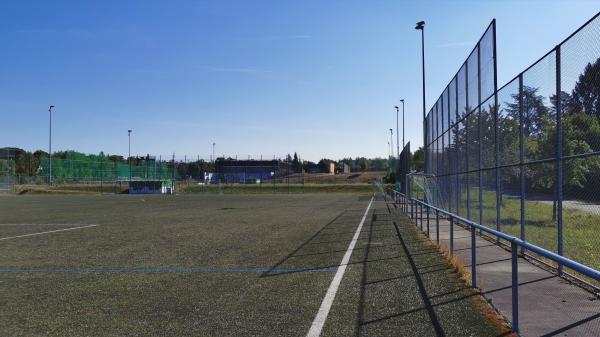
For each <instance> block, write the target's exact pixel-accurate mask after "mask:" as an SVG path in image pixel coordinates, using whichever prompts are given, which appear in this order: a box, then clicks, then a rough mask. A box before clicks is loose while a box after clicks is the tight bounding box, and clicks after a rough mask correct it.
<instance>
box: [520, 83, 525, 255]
mask: <svg viewBox="0 0 600 337" xmlns="http://www.w3.org/2000/svg"><path fill="white" fill-rule="evenodd" d="M523 122H524V119H523V74H521V75H519V163H520V165H519V181H520V187H519V188H520V192H521V198H520V199H521V218H520V220H521V240H523V241H525V127H524V125H523ZM524 252H525V249H524V248H523V247H521V254H523V253H524Z"/></svg>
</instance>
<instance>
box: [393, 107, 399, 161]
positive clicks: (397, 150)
mask: <svg viewBox="0 0 600 337" xmlns="http://www.w3.org/2000/svg"><path fill="white" fill-rule="evenodd" d="M394 108H396V157H398V160H400V138H399V137H400V132H398V110H399V108H398V106H397V105H396V106H395V107H394Z"/></svg>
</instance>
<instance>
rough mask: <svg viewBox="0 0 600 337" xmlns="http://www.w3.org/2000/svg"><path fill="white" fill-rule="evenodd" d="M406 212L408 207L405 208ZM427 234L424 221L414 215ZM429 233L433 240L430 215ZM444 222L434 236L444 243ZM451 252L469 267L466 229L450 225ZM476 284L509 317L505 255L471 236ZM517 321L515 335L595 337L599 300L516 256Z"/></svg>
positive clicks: (508, 272) (446, 243) (447, 234)
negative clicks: (452, 249) (452, 236)
mask: <svg viewBox="0 0 600 337" xmlns="http://www.w3.org/2000/svg"><path fill="white" fill-rule="evenodd" d="M409 213H410V210H409ZM416 223H417V227H418V228H422V229H423V231H424V232H425V233H427V221H426V216H425V217H424V220H423V223H422V224H421V221H419V219H416ZM429 237H430V239H431V240H433V241H436V240H437V232H436V221H435V214H433V213H432V214H431V216H430V221H429ZM449 238H450V224H449V222H448V221H446V220H440V227H439V239H440V244H441V245H442V246H443V247H449ZM454 238H455V240H454V254H455V256H456V257H458V259H459V260H460V261H461V262H462V263H463V264H464V265H465V267H466V268H467V269H468V270H470V269H471V233H470V232H469V231H467V230H466V229H464V228H462V227H459V226H454ZM475 245H476V252H477V255H476V259H477V260H476V268H477V285H478V286H479V287H480V288H481V289H482V291H483V293H484V296H485V297H486V298H487V299H489V300H490V301H491V302H492V304H493V305H494V306H495V307H496V308H497V309H498V310H499V311H500V312H501V313H502V314H503V315H504V316H505V317H507V318H511V317H512V301H511V284H512V283H511V259H510V258H511V255H510V252H508V251H507V250H505V249H503V248H502V247H500V246H497V245H495V244H494V243H492V242H490V241H488V240H486V239H484V238H482V237H480V236H479V235H477V236H476V241H475ZM518 270H519V322H520V330H521V335H522V336H526V337H530V336H573V337H575V336H576V337H583V336H600V300H599V299H597V298H596V297H594V296H593V295H592V294H590V293H589V292H587V291H585V290H583V289H581V288H579V287H577V286H575V285H572V284H570V283H568V282H567V281H565V280H564V279H562V278H559V277H557V276H556V275H554V274H552V273H550V272H548V271H546V270H544V269H541V268H539V267H536V266H535V265H533V264H531V263H530V262H528V261H526V260H524V259H522V258H519V262H518Z"/></svg>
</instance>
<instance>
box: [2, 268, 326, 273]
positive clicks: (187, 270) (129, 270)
mask: <svg viewBox="0 0 600 337" xmlns="http://www.w3.org/2000/svg"><path fill="white" fill-rule="evenodd" d="M336 271H337V268H327V269H317V268H298V269H269V268H202V267H192V268H83V269H60V268H59V269H55V268H32V269H15V268H2V269H0V273H90V274H94V273H97V274H110V273H155V274H159V273H258V274H262V273H269V274H278V273H335V272H336Z"/></svg>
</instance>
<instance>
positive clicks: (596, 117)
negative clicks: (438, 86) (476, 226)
mask: <svg viewBox="0 0 600 337" xmlns="http://www.w3.org/2000/svg"><path fill="white" fill-rule="evenodd" d="M495 54H496V52H495V22H492V24H490V26H489V27H488V29H487V30H486V32H485V33H484V35H483V37H482V38H481V40H480V41H479V42H478V44H477V46H476V47H475V49H474V50H473V51H472V52H471V54H470V55H469V57H468V58H467V60H466V61H465V62H464V64H463V65H462V66H461V68H460V69H459V71H458V72H457V74H456V76H455V77H454V78H453V79H452V80H451V82H450V84H448V86H447V87H446V88H445V90H444V91H443V93H442V94H441V95H440V97H439V99H438V100H437V101H436V103H435V104H434V105H433V106H432V108H431V110H430V111H429V113H428V115H427V117H426V131H425V134H426V141H427V144H426V147H425V148H426V154H425V158H426V165H425V174H424V175H423V176H421V177H417V176H415V177H414V178H413V179H412V181H410V182H409V183H410V185H409V186H410V187H411V194H412V196H413V197H417V196H418V197H419V198H420V196H421V195H423V196H424V197H425V198H431V199H430V200H428V202H431V203H433V204H434V205H436V206H440V207H443V208H444V209H446V210H449V211H451V212H453V213H455V214H458V215H460V216H462V217H465V218H467V219H469V220H472V221H476V222H478V223H481V224H483V225H486V226H488V227H491V228H494V229H498V230H500V231H502V232H504V233H507V234H510V235H513V236H517V237H519V238H521V239H523V240H526V241H527V242H530V243H532V244H535V245H537V246H539V247H542V248H545V249H547V250H550V251H552V252H555V253H557V254H559V255H563V256H566V257H568V258H572V259H574V260H576V261H578V262H580V263H583V264H585V265H588V266H591V267H593V268H596V269H600V255H598V254H597V252H598V251H600V232H599V231H598V230H597V229H596V227H597V226H598V224H599V223H600V18H599V17H598V15H596V16H595V17H594V18H592V19H591V20H590V21H588V22H587V23H586V24H585V25H584V26H582V27H581V28H580V29H578V30H577V31H576V32H574V33H573V34H572V35H571V36H569V37H568V38H567V39H566V40H565V41H563V42H562V43H560V44H559V45H557V46H556V47H555V48H554V49H552V50H551V51H550V52H548V53H547V54H546V55H544V56H543V57H542V58H541V59H539V60H538V61H537V62H535V63H534V64H533V65H531V66H530V67H528V68H527V69H526V70H525V71H523V72H522V73H520V74H519V75H517V76H516V77H515V78H514V79H513V80H511V81H510V82H509V83H507V84H506V85H504V86H503V87H501V88H499V89H496V88H497V84H496V58H495ZM428 181H430V182H428ZM434 191H435V192H434ZM419 193H421V194H419ZM438 199H439V200H438ZM440 200H443V202H442V201H440ZM532 257H535V256H532Z"/></svg>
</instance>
